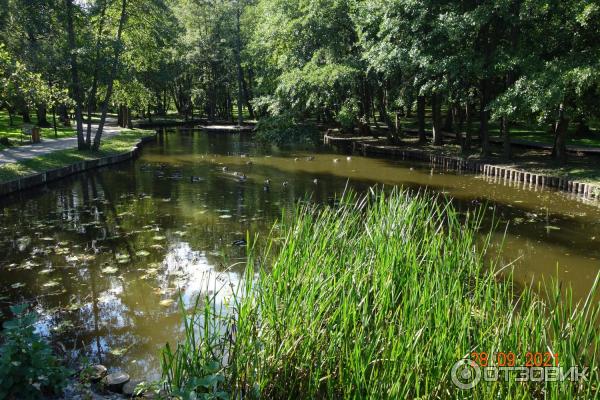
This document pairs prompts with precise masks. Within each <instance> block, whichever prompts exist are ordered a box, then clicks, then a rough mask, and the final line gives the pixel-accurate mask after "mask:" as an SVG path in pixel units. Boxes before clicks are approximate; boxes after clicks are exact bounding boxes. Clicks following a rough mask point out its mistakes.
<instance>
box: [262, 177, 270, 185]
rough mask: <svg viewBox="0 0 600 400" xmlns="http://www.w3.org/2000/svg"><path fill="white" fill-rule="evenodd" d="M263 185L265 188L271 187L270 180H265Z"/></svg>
mask: <svg viewBox="0 0 600 400" xmlns="http://www.w3.org/2000/svg"><path fill="white" fill-rule="evenodd" d="M263 183H264V184H265V186H269V185H271V180H270V179H268V178H267V179H265V181H264V182H263Z"/></svg>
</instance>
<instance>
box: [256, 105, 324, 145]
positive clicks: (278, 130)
mask: <svg viewBox="0 0 600 400" xmlns="http://www.w3.org/2000/svg"><path fill="white" fill-rule="evenodd" d="M254 137H255V139H256V140H257V141H259V142H262V143H265V144H274V145H277V146H284V145H286V144H292V143H294V144H306V145H311V144H315V143H316V142H317V141H318V139H319V131H318V130H317V128H316V126H314V125H313V124H310V123H299V122H297V121H296V118H294V117H293V116H292V115H291V114H289V113H285V114H280V115H275V116H272V117H264V118H261V119H260V121H259V122H258V124H257V126H256V133H255V135H254Z"/></svg>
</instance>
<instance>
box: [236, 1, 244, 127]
mask: <svg viewBox="0 0 600 400" xmlns="http://www.w3.org/2000/svg"><path fill="white" fill-rule="evenodd" d="M240 12H241V10H240V5H239V2H238V3H237V9H236V43H235V59H236V60H235V61H236V63H237V80H238V98H237V111H238V115H237V123H238V125H242V124H243V123H244V116H243V115H242V106H243V98H244V88H243V85H242V81H243V80H244V76H243V74H242V55H241V53H242V39H241V34H240Z"/></svg>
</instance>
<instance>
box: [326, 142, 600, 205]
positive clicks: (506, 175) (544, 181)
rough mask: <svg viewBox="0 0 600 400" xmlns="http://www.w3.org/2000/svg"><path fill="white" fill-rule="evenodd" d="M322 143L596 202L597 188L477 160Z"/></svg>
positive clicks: (599, 196)
mask: <svg viewBox="0 0 600 400" xmlns="http://www.w3.org/2000/svg"><path fill="white" fill-rule="evenodd" d="M323 142H324V143H325V144H332V145H340V146H345V147H347V148H348V149H351V150H353V151H357V152H359V153H361V154H363V155H365V156H366V155H369V154H373V155H386V156H392V157H396V158H401V159H403V160H416V161H423V162H428V163H429V164H430V165H432V166H438V167H442V168H444V169H446V170H454V171H458V172H463V171H466V172H472V173H475V174H482V175H484V176H486V177H490V178H493V179H494V180H495V181H497V182H505V183H516V184H519V185H522V186H523V188H531V189H543V188H555V189H558V190H561V191H563V192H567V193H570V194H572V195H574V196H576V197H578V198H581V199H585V200H596V201H600V186H598V185H594V184H591V183H586V182H578V181H574V180H571V179H569V178H565V177H559V176H552V175H545V174H535V173H532V172H527V171H524V170H520V169H515V168H509V167H502V166H498V165H494V164H486V163H484V162H480V161H474V160H465V159H462V158H459V157H449V156H442V155H435V154H431V153H429V152H426V151H419V150H404V149H402V148H400V147H389V146H379V145H373V144H369V143H366V142H364V141H357V140H352V139H351V138H340V137H336V136H330V135H327V134H326V135H325V136H324V137H323Z"/></svg>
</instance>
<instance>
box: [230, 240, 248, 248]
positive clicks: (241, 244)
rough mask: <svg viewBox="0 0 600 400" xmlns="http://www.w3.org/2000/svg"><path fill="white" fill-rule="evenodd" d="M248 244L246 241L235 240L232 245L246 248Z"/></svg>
mask: <svg viewBox="0 0 600 400" xmlns="http://www.w3.org/2000/svg"><path fill="white" fill-rule="evenodd" d="M246 244H247V243H246V240H244V239H239V240H234V241H233V243H232V245H234V246H245V245H246Z"/></svg>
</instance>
